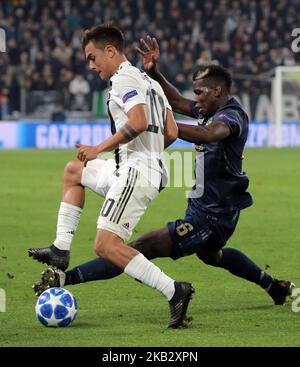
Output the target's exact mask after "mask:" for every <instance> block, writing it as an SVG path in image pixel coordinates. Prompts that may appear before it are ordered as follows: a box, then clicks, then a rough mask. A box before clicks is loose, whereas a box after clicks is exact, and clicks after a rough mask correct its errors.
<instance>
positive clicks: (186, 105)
mask: <svg viewBox="0 0 300 367" xmlns="http://www.w3.org/2000/svg"><path fill="white" fill-rule="evenodd" d="M140 42H141V45H142V46H141V47H142V48H139V47H137V48H136V50H137V52H138V53H139V54H140V55H141V56H142V58H143V64H144V69H145V71H146V72H147V73H149V75H150V76H151V77H152V78H153V79H155V80H156V81H158V83H159V84H160V85H161V87H162V89H163V90H164V92H165V94H166V96H167V98H168V101H169V103H170V105H171V106H172V108H173V110H174V111H176V112H179V113H182V114H184V115H187V116H191V117H195V116H194V115H193V113H192V111H191V108H192V104H193V101H192V100H189V99H186V98H184V97H182V96H181V94H180V93H179V91H178V90H177V89H176V88H175V87H174V85H172V84H171V83H170V82H169V81H168V80H167V79H166V78H165V77H164V76H163V74H162V73H161V72H160V71H159V69H158V61H159V58H160V53H159V46H158V43H157V41H156V38H154V37H153V38H151V37H150V36H148V37H147V42H146V41H144V40H143V39H142V38H141V39H140Z"/></svg>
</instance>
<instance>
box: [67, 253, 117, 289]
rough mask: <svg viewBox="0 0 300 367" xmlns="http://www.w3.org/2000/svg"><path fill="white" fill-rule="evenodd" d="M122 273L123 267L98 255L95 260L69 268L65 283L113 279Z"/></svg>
mask: <svg viewBox="0 0 300 367" xmlns="http://www.w3.org/2000/svg"><path fill="white" fill-rule="evenodd" d="M122 273H123V270H122V269H120V268H118V267H117V266H115V265H113V264H112V263H111V262H109V261H108V260H105V259H102V258H101V257H97V258H96V259H94V260H91V261H88V262H86V263H84V264H82V265H78V266H76V267H75V268H73V269H71V270H68V271H67V272H66V282H65V285H68V284H79V283H84V282H91V281H93V280H101V279H111V278H114V277H116V276H118V275H120V274H122Z"/></svg>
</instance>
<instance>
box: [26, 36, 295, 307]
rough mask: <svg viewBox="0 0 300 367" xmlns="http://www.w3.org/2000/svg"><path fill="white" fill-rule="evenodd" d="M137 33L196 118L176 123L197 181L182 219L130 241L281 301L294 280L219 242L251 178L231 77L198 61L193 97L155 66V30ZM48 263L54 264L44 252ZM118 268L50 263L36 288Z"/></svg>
mask: <svg viewBox="0 0 300 367" xmlns="http://www.w3.org/2000/svg"><path fill="white" fill-rule="evenodd" d="M148 41H149V42H148V43H146V42H145V41H144V40H141V42H142V45H143V50H142V49H138V52H139V53H140V54H141V55H142V57H143V61H144V69H145V70H146V71H147V72H148V73H149V74H150V76H151V77H152V78H154V79H155V80H157V81H158V82H159V83H160V85H161V86H162V88H163V90H164V92H165V94H166V96H167V98H168V100H169V102H170V104H171V106H172V108H173V110H175V111H176V112H179V113H181V114H184V115H187V116H190V117H193V118H196V119H197V120H198V126H196V125H193V126H192V125H186V124H180V123H178V124H177V125H178V129H179V137H180V138H181V139H184V140H186V141H189V142H192V143H194V144H195V149H196V162H195V176H196V180H195V185H194V186H193V188H192V191H191V193H190V195H189V198H188V207H187V210H186V213H185V217H184V219H178V220H176V221H174V222H170V223H168V224H167V226H166V227H164V228H162V229H160V230H158V231H154V232H151V233H147V234H145V235H143V236H141V237H140V238H139V239H137V240H136V241H134V242H133V243H131V244H130V246H132V247H134V248H136V249H137V250H138V251H140V252H141V253H142V254H144V256H146V257H147V258H148V259H154V258H157V257H171V258H172V259H174V260H176V259H178V258H180V257H183V256H187V255H191V254H196V255H197V256H198V257H199V259H201V260H202V261H203V262H204V263H205V264H208V265H211V266H215V267H219V268H223V269H226V270H228V271H229V272H231V273H232V274H234V275H236V276H238V277H240V278H243V279H246V280H248V281H250V282H253V283H256V284H257V285H259V286H261V287H262V288H263V289H265V290H266V291H267V292H268V294H269V295H270V296H271V297H272V299H273V301H274V303H275V304H278V305H282V304H284V303H285V301H286V299H287V297H288V296H289V295H291V293H292V288H293V287H294V284H293V283H291V282H290V281H285V280H277V279H274V278H272V277H271V276H270V275H269V274H268V273H266V272H265V271H263V270H262V269H261V268H259V267H258V266H257V265H256V264H255V263H254V262H253V261H252V260H251V259H249V258H248V257H247V256H246V255H245V254H243V253H242V252H241V251H239V250H237V249H234V248H224V246H225V245H226V242H227V241H228V239H229V238H230V237H231V235H232V234H233V232H234V230H235V228H236V225H237V222H238V219H239V215H240V211H241V210H242V209H245V208H247V207H249V206H250V205H252V198H251V195H250V194H249V193H248V192H247V189H248V184H249V180H248V177H247V175H246V174H245V173H244V172H243V170H242V160H243V150H244V147H245V143H246V139H247V133H248V116H247V114H246V112H245V111H244V109H243V107H242V106H241V105H240V104H239V102H238V101H237V100H236V99H235V98H233V97H230V88H231V84H232V77H231V75H230V73H229V71H228V70H226V69H224V68H223V67H221V66H218V65H207V66H205V67H200V68H199V69H198V70H197V71H196V72H195V74H194V77H193V90H194V93H195V101H191V100H188V99H185V98H183V97H182V96H181V95H180V94H179V92H178V91H177V89H176V88H174V87H173V86H172V85H171V84H170V83H169V82H168V81H167V80H166V79H165V78H164V76H163V75H162V74H161V73H160V71H159V69H158V66H157V61H158V59H159V47H158V44H157V42H156V40H155V39H154V38H152V39H151V38H150V37H149V39H148ZM48 264H50V265H56V264H55V261H51V260H50V259H49V261H48ZM121 273H122V271H121V270H120V269H118V268H117V267H115V266H114V265H112V264H111V263H109V262H108V261H106V260H104V259H102V258H97V259H94V260H92V261H90V262H88V263H85V264H82V265H79V266H76V267H75V268H73V269H72V270H69V271H67V272H65V273H64V272H62V271H61V270H57V269H52V268H49V269H47V270H46V271H44V272H43V274H42V280H41V281H39V282H37V283H36V284H35V285H34V286H33V288H34V290H35V292H36V294H40V293H41V292H42V291H43V290H44V289H46V288H47V287H49V286H50V287H52V286H64V285H68V284H78V283H82V282H87V281H92V280H99V279H109V278H112V277H115V276H117V275H119V274H121Z"/></svg>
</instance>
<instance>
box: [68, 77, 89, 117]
mask: <svg viewBox="0 0 300 367" xmlns="http://www.w3.org/2000/svg"><path fill="white" fill-rule="evenodd" d="M69 91H70V93H71V96H72V97H73V98H72V99H71V107H72V109H74V110H76V111H77V110H79V111H85V110H87V109H88V106H87V99H86V96H87V95H88V94H89V92H90V86H89V83H88V82H87V81H86V80H85V79H84V78H83V76H82V75H80V74H77V75H75V77H74V79H73V80H71V82H70V85H69Z"/></svg>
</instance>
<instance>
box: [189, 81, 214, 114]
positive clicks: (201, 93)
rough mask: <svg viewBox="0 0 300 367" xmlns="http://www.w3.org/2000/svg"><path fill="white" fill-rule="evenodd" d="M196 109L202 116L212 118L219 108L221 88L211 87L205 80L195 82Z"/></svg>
mask: <svg viewBox="0 0 300 367" xmlns="http://www.w3.org/2000/svg"><path fill="white" fill-rule="evenodd" d="M193 89H194V93H195V100H196V107H198V108H199V111H200V113H201V114H202V115H205V116H212V115H213V114H214V113H215V112H216V111H217V110H218V108H219V104H218V102H219V100H218V96H219V95H220V89H219V86H217V87H211V86H209V85H208V84H207V83H206V81H205V80H204V79H200V80H195V81H194V82H193Z"/></svg>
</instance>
